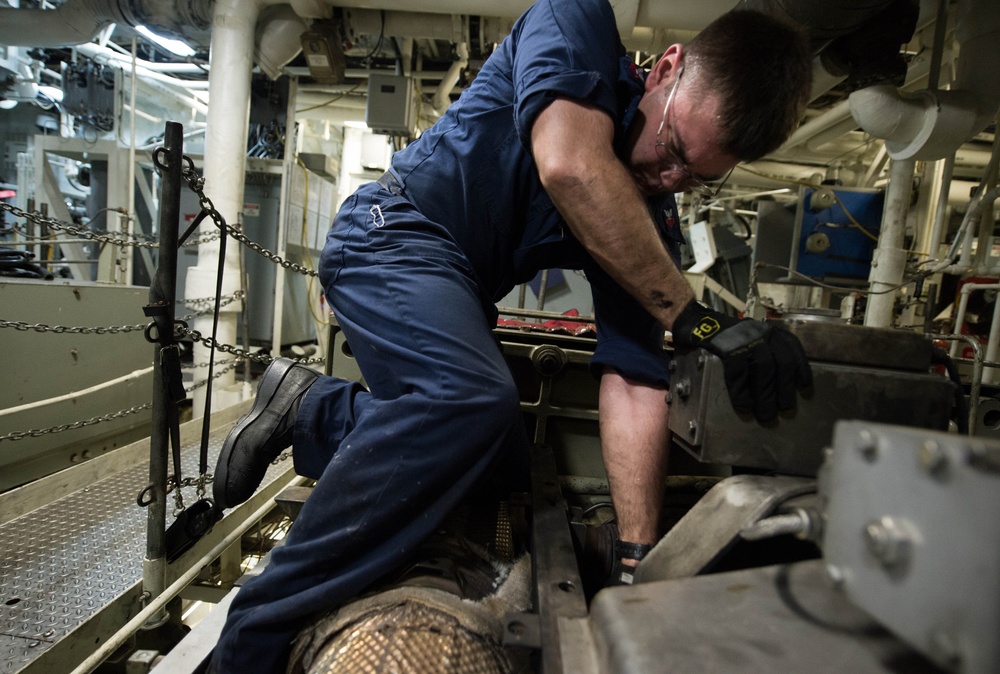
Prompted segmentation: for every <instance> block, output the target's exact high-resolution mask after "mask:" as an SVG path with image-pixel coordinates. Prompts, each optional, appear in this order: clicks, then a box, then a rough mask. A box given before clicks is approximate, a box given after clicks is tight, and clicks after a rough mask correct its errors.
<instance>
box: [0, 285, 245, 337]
mask: <svg viewBox="0 0 1000 674" xmlns="http://www.w3.org/2000/svg"><path fill="white" fill-rule="evenodd" d="M242 296H243V292H242V291H237V292H235V293H233V294H232V295H228V296H226V299H224V300H222V301H221V302H219V306H220V307H224V306H226V305H227V304H231V303H233V302H235V301H236V300H238V299H241V298H242ZM202 301H205V302H208V301H213V302H214V301H215V298H214V297H210V298H207V299H205V300H198V302H202ZM194 302H195V301H194V300H192V303H194ZM214 311H215V309H214V307H210V308H207V309H203V310H201V311H198V312H195V313H193V314H188V315H186V316H182V317H180V318H178V319H177V320H179V321H187V320H191V319H192V318H198V317H199V316H207V315H209V314H211V313H214ZM0 328H14V329H15V330H20V331H21V332H26V331H28V330H34V331H35V332H54V333H56V334H70V335H117V334H119V333H125V332H138V331H141V330H145V329H146V325H145V324H137V325H119V326H110V327H101V326H98V327H93V328H88V327H82V326H67V325H45V324H44V323H27V322H25V321H5V320H2V319H0Z"/></svg>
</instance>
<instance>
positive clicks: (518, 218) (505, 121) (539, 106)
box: [391, 0, 683, 385]
mask: <svg viewBox="0 0 1000 674" xmlns="http://www.w3.org/2000/svg"><path fill="white" fill-rule="evenodd" d="M643 80H644V76H643V74H642V73H641V72H639V70H638V69H637V68H636V67H635V65H634V64H633V63H632V62H631V60H630V59H629V58H628V57H627V55H626V53H625V49H624V47H623V46H622V44H621V40H620V39H619V37H618V30H617V27H616V24H615V18H614V13H613V11H612V9H611V6H610V5H609V4H608V2H607V0H540V1H539V2H537V3H536V4H535V5H533V6H532V7H531V8H530V9H528V10H527V11H526V12H525V13H524V14H523V15H522V16H521V17H520V18H519V19H518V20H517V22H516V23H515V24H514V27H513V29H512V31H511V34H510V35H509V36H508V37H507V38H506V39H505V40H504V41H503V42H502V43H501V44H500V46H499V47H498V48H497V49H496V50H495V52H494V53H493V54H492V55H491V56H490V58H489V59H488V60H487V61H486V63H485V64H484V66H483V68H482V70H481V71H480V72H479V74H478V75H477V77H476V79H475V80H474V82H473V83H472V84H471V86H469V87H468V88H467V89H466V90H465V92H463V94H462V96H461V97H460V98H459V100H458V101H456V102H455V103H453V104H452V105H451V106H450V107H449V108H448V110H447V112H446V113H445V115H444V116H443V117H442V118H441V119H440V120H438V122H437V123H435V124H434V125H433V126H432V127H431V128H430V129H428V130H427V131H426V132H424V133H423V135H422V136H421V137H420V138H419V139H417V140H416V141H414V142H413V143H411V144H410V145H409V146H408V147H406V148H405V149H404V150H402V151H400V152H397V153H396V154H395V155H394V157H393V161H392V168H391V170H392V172H393V173H394V174H395V176H396V178H397V179H398V180H399V181H400V182H401V183H402V184H403V187H404V189H405V192H406V196H407V198H408V199H409V200H410V201H411V202H412V203H413V204H414V206H416V207H417V209H418V210H419V211H420V212H421V213H422V214H423V215H424V216H426V217H428V218H429V219H431V220H433V221H435V222H437V223H440V224H442V225H443V226H445V227H446V228H447V229H448V231H449V232H450V233H451V235H452V236H453V237H454V239H455V241H456V242H457V243H458V244H459V246H460V247H461V248H462V250H463V251H464V252H465V254H466V255H467V256H468V258H469V261H470V263H471V265H472V268H473V270H474V273H475V274H476V276H477V281H478V282H479V284H480V286H481V287H482V289H483V291H484V292H485V294H487V295H488V296H490V297H492V298H493V299H494V301H496V300H499V299H500V298H502V297H503V296H505V295H506V294H507V293H508V292H509V291H510V290H511V289H512V288H513V287H514V286H515V285H516V284H518V283H522V282H525V281H527V280H530V279H531V278H533V277H534V275H535V274H536V273H537V272H538V271H539V270H541V269H548V268H562V269H583V270H584V271H585V272H586V274H587V277H588V280H589V281H590V283H591V287H592V290H593V295H594V310H595V314H596V317H597V325H598V331H597V342H598V343H597V347H596V349H595V354H594V358H593V362H592V366H593V368H594V369H595V370H596V371H599V370H600V369H601V368H602V367H603V366H610V367H613V368H614V369H616V370H618V371H619V372H620V373H622V374H623V375H625V376H627V377H629V378H632V379H636V380H638V381H643V382H647V383H655V384H661V385H665V384H666V383H668V382H669V373H668V370H667V365H668V360H667V357H666V355H665V354H664V352H663V349H662V336H663V328H662V326H660V325H659V324H658V323H657V322H656V321H655V320H654V319H653V318H652V316H650V315H649V314H648V312H646V311H645V310H644V309H643V308H642V307H641V306H640V305H639V303H638V302H637V301H636V300H634V299H633V298H632V297H631V296H629V295H628V293H626V292H625V291H624V290H623V289H622V288H621V287H620V286H619V285H618V284H617V283H615V282H614V281H613V280H612V279H611V278H610V277H608V276H607V274H606V273H604V271H603V270H601V269H600V267H598V266H597V264H596V263H595V262H594V260H593V258H592V257H591V256H590V255H589V254H588V253H587V251H586V250H585V249H584V248H583V246H582V245H581V244H580V243H579V242H578V241H576V239H575V238H573V236H572V234H571V233H570V232H569V229H568V227H566V224H565V222H564V221H563V219H562V217H561V216H560V215H559V213H558V211H557V210H556V208H555V206H554V205H553V204H552V201H551V199H549V197H548V195H547V194H546V192H545V190H544V189H543V187H542V185H541V181H540V179H539V176H538V170H537V168H536V166H535V163H534V159H533V157H532V155H531V150H530V137H531V126H532V124H533V123H534V121H535V119H536V118H537V116H538V114H539V112H541V111H542V110H543V109H544V108H545V107H546V106H547V105H548V104H549V103H551V102H552V101H553V100H554V99H556V98H560V97H562V98H570V99H575V100H580V101H585V102H587V103H590V104H592V105H595V106H597V107H598V108H600V109H602V110H604V111H606V112H607V113H608V115H609V116H611V118H612V119H613V120H615V122H616V139H615V142H616V148H620V145H621V143H622V140H623V138H624V137H625V135H626V131H627V129H628V125H629V124H630V123H631V121H632V116H633V114H634V111H635V106H636V104H637V103H638V100H639V98H640V97H641V95H642V93H643ZM581 142H586V139H581ZM649 207H650V211H651V214H652V215H653V219H654V222H655V223H656V225H657V227H658V228H659V229H660V235H661V237H662V238H663V240H664V242H665V243H666V244H667V247H668V249H669V250H670V251H671V254H672V255H673V256H674V258H675V260H676V259H677V257H678V255H679V253H678V251H679V244H680V243H682V242H683V238H682V237H681V235H680V231H679V230H680V228H679V226H678V225H677V213H676V206H675V204H674V200H673V198H672V197H671V196H669V195H668V196H666V197H663V198H661V199H657V200H654V201H653V202H651V203H650V204H649ZM609 226H613V223H609Z"/></svg>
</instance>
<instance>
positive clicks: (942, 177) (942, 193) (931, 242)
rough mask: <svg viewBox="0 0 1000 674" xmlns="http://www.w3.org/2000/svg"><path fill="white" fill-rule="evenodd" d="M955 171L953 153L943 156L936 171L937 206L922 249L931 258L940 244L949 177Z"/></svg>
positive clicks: (949, 189) (949, 182)
mask: <svg viewBox="0 0 1000 674" xmlns="http://www.w3.org/2000/svg"><path fill="white" fill-rule="evenodd" d="M954 171H955V155H950V156H948V157H945V159H944V162H943V164H942V165H941V166H940V168H939V170H938V171H936V175H935V177H936V178H937V179H936V180H935V182H936V183H937V185H936V187H937V189H936V190H935V191H936V192H937V200H938V201H937V206H936V207H935V209H934V223H933V224H932V225H931V233H930V238H928V240H927V245H926V246H925V247H924V251H925V252H926V253H928V254H929V255H930V256H931V258H934V257H936V256H937V254H938V247H940V245H941V233H942V232H943V231H944V219H945V217H946V216H947V215H948V201H949V200H948V195H949V193H950V192H951V177H952V175H953V174H954Z"/></svg>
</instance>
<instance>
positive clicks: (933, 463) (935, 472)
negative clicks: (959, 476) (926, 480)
mask: <svg viewBox="0 0 1000 674" xmlns="http://www.w3.org/2000/svg"><path fill="white" fill-rule="evenodd" d="M917 459H918V461H919V462H920V466H921V467H922V468H923V469H924V470H926V471H927V472H928V473H930V474H931V475H932V476H934V477H942V476H943V475H944V474H945V472H946V471H947V469H948V455H947V454H945V453H944V450H943V449H941V446H940V445H939V444H938V443H937V442H936V441H934V440H927V441H925V442H924V443H923V444H922V445H920V451H919V452H918V454H917Z"/></svg>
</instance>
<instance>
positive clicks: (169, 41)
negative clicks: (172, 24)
mask: <svg viewBox="0 0 1000 674" xmlns="http://www.w3.org/2000/svg"><path fill="white" fill-rule="evenodd" d="M135 30H136V32H138V33H139V34H140V35H144V36H145V37H147V38H149V39H150V40H152V41H153V42H155V43H156V44H158V45H160V46H161V47H163V48H164V49H166V50H167V51H168V52H170V53H171V54H177V56H194V54H195V51H194V49H192V48H191V47H190V46H189V45H188V44H187V43H186V42H184V41H183V40H175V39H174V38H170V37H163V36H162V35H157V34H156V33H154V32H153V31H151V30H150V29H148V28H146V27H145V26H136V27H135Z"/></svg>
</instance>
